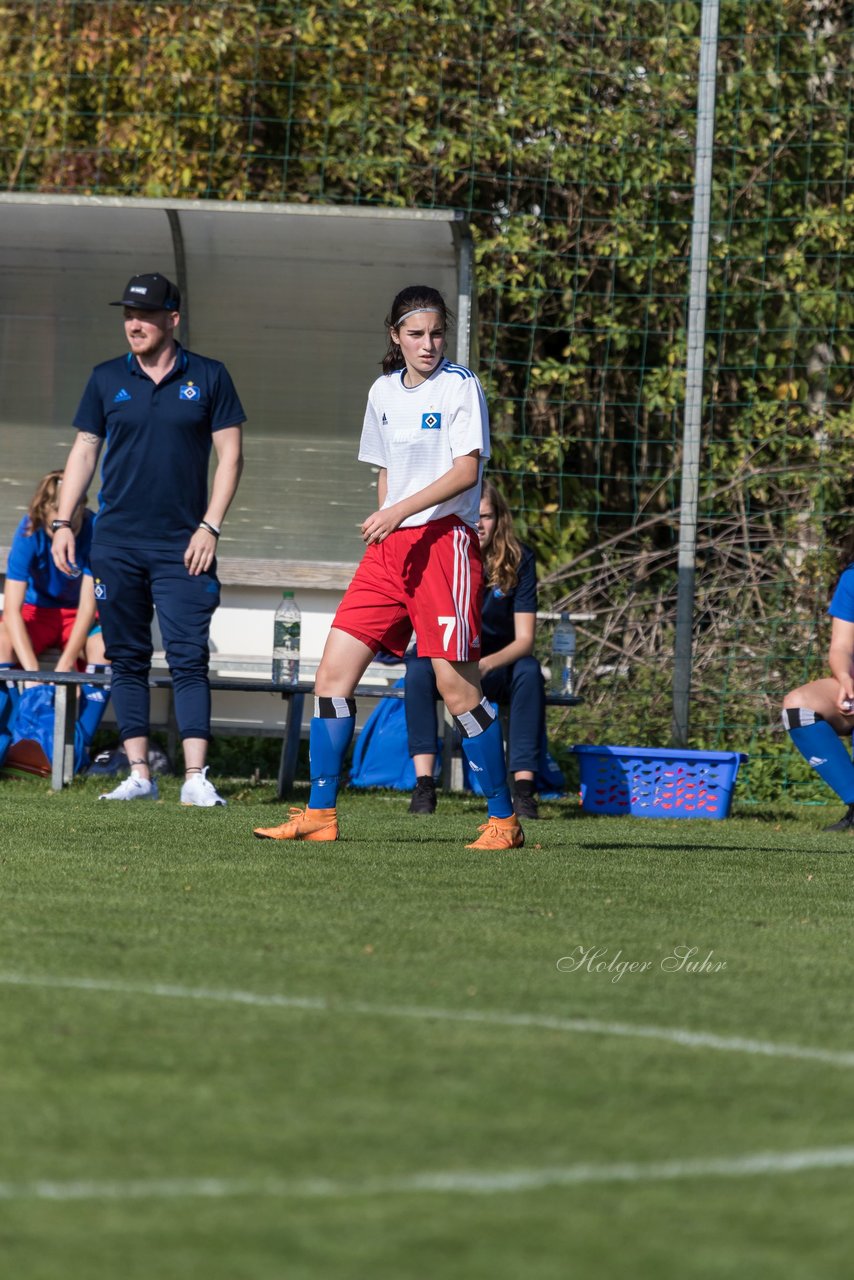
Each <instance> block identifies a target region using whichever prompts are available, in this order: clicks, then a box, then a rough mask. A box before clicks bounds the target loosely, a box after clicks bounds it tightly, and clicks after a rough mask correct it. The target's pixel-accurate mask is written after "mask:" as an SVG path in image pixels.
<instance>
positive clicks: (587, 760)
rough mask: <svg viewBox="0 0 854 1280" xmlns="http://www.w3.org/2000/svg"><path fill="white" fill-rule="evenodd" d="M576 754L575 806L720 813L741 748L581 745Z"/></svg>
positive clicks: (684, 814) (643, 813)
mask: <svg viewBox="0 0 854 1280" xmlns="http://www.w3.org/2000/svg"><path fill="white" fill-rule="evenodd" d="M572 750H573V751H574V752H575V754H576V755H577V756H578V758H579V767H580V771H581V807H582V809H584V810H585V812H587V813H610V814H630V815H631V816H632V817H635V818H725V817H726V816H727V815H728V813H729V810H730V805H731V804H732V793H733V789H734V787H735V780H736V777H737V776H738V768H739V765H740V764H741V762H742V761H743V760H746V759H747V756H746V755H745V754H744V753H743V752H741V751H679V750H672V749H671V750H664V749H661V748H656V747H587V746H576V747H573V748H572Z"/></svg>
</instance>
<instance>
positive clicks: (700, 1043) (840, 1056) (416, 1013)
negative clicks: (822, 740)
mask: <svg viewBox="0 0 854 1280" xmlns="http://www.w3.org/2000/svg"><path fill="white" fill-rule="evenodd" d="M0 986H9V987H40V988H48V989H54V990H71V991H106V992H114V993H116V994H119V995H129V996H153V997H157V998H160V999H167V1000H202V1001H210V1002H212V1003H215V1004H238V1005H240V1004H242V1005H251V1006H253V1007H255V1008H262V1009H298V1010H303V1011H307V1012H311V1013H325V1014H332V1015H334V1016H339V1017H353V1016H356V1017H371V1018H410V1019H414V1020H417V1021H422V1022H457V1023H468V1024H476V1025H479V1026H485V1027H530V1028H533V1029H535V1030H542V1031H559V1032H566V1033H568V1034H570V1035H597V1036H621V1037H624V1038H629V1039H637V1040H659V1041H664V1042H665V1043H667V1044H676V1045H680V1046H682V1047H684V1048H688V1049H714V1050H717V1051H720V1052H723V1053H743V1054H749V1055H753V1056H763V1057H768V1058H789V1059H795V1060H799V1061H806V1062H823V1063H826V1064H828V1065H829V1066H834V1067H854V1053H852V1052H848V1051H846V1050H835V1049H818V1048H812V1047H811V1046H809V1045H798V1044H785V1043H782V1042H778V1041H771V1040H749V1039H744V1038H742V1037H741V1036H718V1035H714V1034H712V1033H711V1032H705V1031H688V1030H686V1029H684V1028H681V1027H651V1026H644V1025H642V1024H634V1023H628V1022H600V1021H597V1020H596V1019H592V1018H558V1017H554V1016H552V1015H549V1014H535V1013H509V1012H502V1011H501V1010H500V1009H499V1010H488V1009H432V1008H430V1007H429V1006H424V1005H386V1004H370V1003H365V1002H364V1001H361V1000H350V1001H348V1000H340V1001H338V1000H323V999H319V998H317V997H313V996H283V995H275V994H269V995H268V994H264V993H262V992H254V991H222V990H216V989H208V988H206V987H183V986H172V985H169V984H166V983H160V982H154V983H134V982H115V981H112V980H110V979H106V978H57V977H50V976H38V975H35V974H33V975H30V974H20V973H0Z"/></svg>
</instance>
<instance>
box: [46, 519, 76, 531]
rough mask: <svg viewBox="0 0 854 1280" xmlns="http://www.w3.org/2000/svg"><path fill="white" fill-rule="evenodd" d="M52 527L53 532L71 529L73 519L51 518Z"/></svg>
mask: <svg viewBox="0 0 854 1280" xmlns="http://www.w3.org/2000/svg"><path fill="white" fill-rule="evenodd" d="M50 527H51V531H52V532H53V533H56V531H57V529H70V528H71V521H70V520H51V522H50Z"/></svg>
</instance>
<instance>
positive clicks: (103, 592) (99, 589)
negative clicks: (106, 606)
mask: <svg viewBox="0 0 854 1280" xmlns="http://www.w3.org/2000/svg"><path fill="white" fill-rule="evenodd" d="M106 598H107V584H106V583H105V582H102V581H101V579H100V578H96V579H95V599H96V600H106Z"/></svg>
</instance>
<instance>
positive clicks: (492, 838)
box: [466, 813, 525, 849]
mask: <svg viewBox="0 0 854 1280" xmlns="http://www.w3.org/2000/svg"><path fill="white" fill-rule="evenodd" d="M478 831H482V832H483V835H482V836H479V837H478V839H477V840H475V841H474V842H473V843H472V844H467V845H466V848H467V849H521V848H522V845H523V844H524V843H525V833H524V831H523V830H522V828H521V827H520V826H519V820H518V818H517V817H516V815H515V813H511V815H510V817H509V818H490V819H489V820H488V821H487V822H484V824H483V826H481V827H478Z"/></svg>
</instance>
